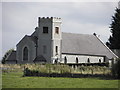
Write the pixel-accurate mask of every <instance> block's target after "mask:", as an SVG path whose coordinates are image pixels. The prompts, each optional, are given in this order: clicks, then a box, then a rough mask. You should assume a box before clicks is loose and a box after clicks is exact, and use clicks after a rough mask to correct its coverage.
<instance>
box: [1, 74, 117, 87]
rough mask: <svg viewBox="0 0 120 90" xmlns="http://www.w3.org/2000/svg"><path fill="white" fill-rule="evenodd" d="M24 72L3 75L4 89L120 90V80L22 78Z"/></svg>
mask: <svg viewBox="0 0 120 90" xmlns="http://www.w3.org/2000/svg"><path fill="white" fill-rule="evenodd" d="M22 75H23V73H22V72H9V73H3V74H2V87H3V88H118V80H102V79H99V78H53V77H22Z"/></svg>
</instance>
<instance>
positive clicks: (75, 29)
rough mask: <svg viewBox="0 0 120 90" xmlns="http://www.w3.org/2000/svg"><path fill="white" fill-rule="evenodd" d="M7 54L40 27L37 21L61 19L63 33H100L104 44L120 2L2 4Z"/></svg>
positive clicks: (4, 44) (4, 48)
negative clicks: (44, 18)
mask: <svg viewBox="0 0 120 90" xmlns="http://www.w3.org/2000/svg"><path fill="white" fill-rule="evenodd" d="M2 4H3V5H2V20H3V21H2V35H3V37H2V38H3V39H2V41H3V42H2V45H3V48H2V50H3V54H4V53H5V52H6V51H7V50H8V49H10V48H14V47H15V45H16V44H17V43H18V42H19V41H20V40H21V38H22V37H23V36H24V35H26V34H31V33H32V32H33V31H34V28H35V27H36V26H37V22H38V21H37V18H38V17H41V16H46V17H51V16H55V17H61V18H62V21H63V23H62V31H63V32H72V33H84V34H92V33H93V32H96V33H97V34H99V35H100V36H101V38H102V39H103V40H104V42H105V41H106V40H107V38H108V36H109V34H110V32H109V24H110V22H111V16H112V15H113V14H114V9H115V7H116V6H117V2H115V3H114V2H105V3H102V2H99V3H98V2H92V3H90V2H86V3H85V2H80V3H78V2H76V3H74V2H67V3H62V2H60V3H55V2H53V3H48V2H47V3H43V2H41V3H38V2H31V3H30V2H27V3H25V2H3V3H2Z"/></svg>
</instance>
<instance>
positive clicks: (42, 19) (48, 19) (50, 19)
mask: <svg viewBox="0 0 120 90" xmlns="http://www.w3.org/2000/svg"><path fill="white" fill-rule="evenodd" d="M42 22H44V23H49V22H53V23H61V22H62V19H61V18H59V17H38V27H40V25H41V24H40V23H42Z"/></svg>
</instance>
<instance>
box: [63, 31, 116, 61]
mask: <svg viewBox="0 0 120 90" xmlns="http://www.w3.org/2000/svg"><path fill="white" fill-rule="evenodd" d="M62 53H68V54H82V55H100V56H107V57H108V58H109V59H112V58H115V57H117V56H116V55H115V54H114V53H113V52H112V51H111V50H110V49H108V47H107V46H106V45H105V44H104V43H103V42H102V41H101V40H100V39H99V38H98V37H97V36H95V35H87V34H73V33H62Z"/></svg>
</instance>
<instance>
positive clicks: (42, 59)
mask: <svg viewBox="0 0 120 90" xmlns="http://www.w3.org/2000/svg"><path fill="white" fill-rule="evenodd" d="M36 61H37V62H47V61H46V59H45V58H44V57H43V56H42V55H39V56H37V57H36V58H35V59H34V62H36Z"/></svg>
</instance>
